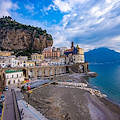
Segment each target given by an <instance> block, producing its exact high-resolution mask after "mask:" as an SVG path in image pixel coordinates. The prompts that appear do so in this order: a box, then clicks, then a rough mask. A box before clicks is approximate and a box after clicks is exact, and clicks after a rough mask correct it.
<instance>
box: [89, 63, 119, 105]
mask: <svg viewBox="0 0 120 120" xmlns="http://www.w3.org/2000/svg"><path fill="white" fill-rule="evenodd" d="M89 69H90V70H91V71H92V72H96V73H98V76H97V77H94V78H89V79H88V82H89V84H90V85H91V87H93V88H95V89H97V90H100V91H101V93H103V94H106V95H107V98H108V99H110V100H112V101H114V102H117V103H119V104H120V64H100V65H89Z"/></svg>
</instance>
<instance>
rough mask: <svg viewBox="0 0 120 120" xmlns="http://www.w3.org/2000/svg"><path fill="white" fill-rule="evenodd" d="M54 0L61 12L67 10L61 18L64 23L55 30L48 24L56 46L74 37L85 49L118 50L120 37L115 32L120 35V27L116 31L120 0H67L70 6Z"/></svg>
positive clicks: (119, 20)
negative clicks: (105, 48)
mask: <svg viewBox="0 0 120 120" xmlns="http://www.w3.org/2000/svg"><path fill="white" fill-rule="evenodd" d="M55 1H56V0H54V1H53V3H54V4H53V5H54V6H56V7H57V8H59V10H60V11H61V12H66V14H65V15H64V16H63V19H62V20H61V23H62V26H59V27H58V26H57V25H56V26H55V27H54V30H52V31H51V29H52V28H49V32H50V33H51V34H52V36H53V38H54V41H55V43H54V45H55V46H64V45H63V44H64V43H70V42H71V41H72V40H73V41H76V43H78V44H79V45H80V47H83V48H84V49H85V51H88V50H89V49H94V48H98V47H108V48H111V49H113V48H114V50H116V51H119V49H118V44H119V42H120V40H119V37H116V36H118V35H119V32H118V31H119V30H120V29H119V30H118V31H117V30H116V29H115V27H117V26H119V25H120V15H117V13H118V8H120V0H114V1H110V0H106V1H104V0H101V1H99V2H96V1H94V0H93V1H82V2H81V1H80V0H75V1H73V0H64V2H65V3H67V5H69V9H68V7H66V9H64V4H63V7H61V6H62V5H61V3H62V2H63V1H61V0H58V3H59V4H58V3H57V2H55ZM73 2H74V3H73ZM72 3H73V4H72ZM93 3H94V4H93ZM81 4H82V6H81ZM76 5H77V7H76ZM58 28H59V29H58ZM54 31H56V32H54ZM57 32H58V33H57ZM59 40H60V41H59ZM61 43H62V44H61ZM69 45H70V44H69ZM119 52H120V51H119Z"/></svg>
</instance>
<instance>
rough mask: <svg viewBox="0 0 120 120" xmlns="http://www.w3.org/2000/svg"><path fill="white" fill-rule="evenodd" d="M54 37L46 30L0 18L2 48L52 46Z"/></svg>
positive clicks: (24, 48) (32, 48)
mask: <svg viewBox="0 0 120 120" xmlns="http://www.w3.org/2000/svg"><path fill="white" fill-rule="evenodd" d="M52 45H53V39H52V36H51V35H50V34H47V33H46V30H42V29H41V28H38V27H31V26H30V25H29V26H27V25H23V24H20V23H18V22H15V21H14V20H12V19H11V18H10V17H5V18H0V48H1V49H2V50H28V49H29V50H33V51H35V50H40V51H42V50H43V49H44V48H46V47H49V46H52Z"/></svg>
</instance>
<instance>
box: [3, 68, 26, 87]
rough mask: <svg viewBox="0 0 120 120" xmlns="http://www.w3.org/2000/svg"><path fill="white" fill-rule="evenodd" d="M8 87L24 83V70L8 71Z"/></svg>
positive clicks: (6, 73)
mask: <svg viewBox="0 0 120 120" xmlns="http://www.w3.org/2000/svg"><path fill="white" fill-rule="evenodd" d="M5 77H6V86H8V85H10V84H15V83H20V82H22V81H24V76H23V71H22V70H6V71H5Z"/></svg>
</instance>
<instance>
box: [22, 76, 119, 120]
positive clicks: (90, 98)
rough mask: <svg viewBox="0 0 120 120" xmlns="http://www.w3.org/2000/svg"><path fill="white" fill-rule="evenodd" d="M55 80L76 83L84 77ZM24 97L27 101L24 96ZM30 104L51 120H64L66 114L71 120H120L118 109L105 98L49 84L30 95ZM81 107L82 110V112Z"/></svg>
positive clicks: (64, 77)
mask: <svg viewBox="0 0 120 120" xmlns="http://www.w3.org/2000/svg"><path fill="white" fill-rule="evenodd" d="M74 76H75V77H74ZM55 79H57V80H58V81H62V82H65V81H66V80H69V79H70V80H73V82H76V83H81V82H82V83H84V82H85V76H82V75H80V74H79V75H78V76H77V75H74V74H70V75H63V76H57V77H56V78H55ZM61 91H62V92H61ZM38 95H39V96H38ZM81 96H82V97H81ZM24 97H25V100H26V101H27V97H26V95H25V94H24ZM96 101H97V102H96ZM30 104H31V105H32V106H34V107H35V108H36V109H37V110H38V111H40V112H42V114H44V115H45V116H46V118H49V119H51V120H59V119H60V120H62V119H63V120H64V116H65V115H66V114H69V116H70V117H71V118H72V119H73V120H74V119H75V120H77V119H83V120H86V119H88V120H94V119H96V116H97V117H100V115H102V116H103V117H104V118H107V119H108V118H109V119H110V118H115V119H116V120H117V119H120V107H118V106H117V105H115V104H114V103H111V102H110V101H108V100H107V99H106V98H100V97H97V96H96V95H92V94H91V93H89V92H88V91H86V90H82V89H78V88H69V87H64V86H59V85H58V86H56V85H51V84H50V85H48V86H45V87H43V88H39V89H38V90H36V91H34V92H33V93H32V94H31V99H30ZM81 107H82V108H83V109H82V110H81ZM111 107H112V109H111ZM71 109H73V110H74V111H72V110H71ZM94 110H96V111H97V112H96V114H93V111H94ZM104 111H107V112H108V113H109V114H106V113H104ZM114 111H115V112H114ZM67 112H68V113H67ZM116 116H117V117H116ZM58 118H59V119H58ZM101 120H102V119H101ZM110 120H112V119H110Z"/></svg>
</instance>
